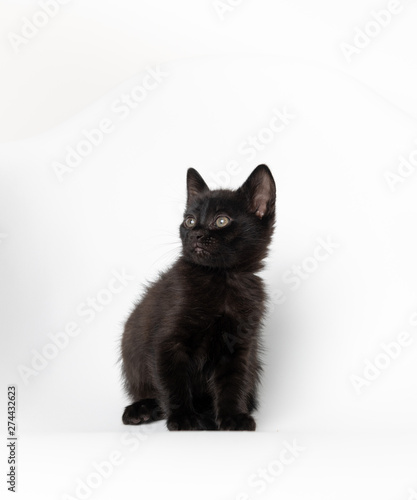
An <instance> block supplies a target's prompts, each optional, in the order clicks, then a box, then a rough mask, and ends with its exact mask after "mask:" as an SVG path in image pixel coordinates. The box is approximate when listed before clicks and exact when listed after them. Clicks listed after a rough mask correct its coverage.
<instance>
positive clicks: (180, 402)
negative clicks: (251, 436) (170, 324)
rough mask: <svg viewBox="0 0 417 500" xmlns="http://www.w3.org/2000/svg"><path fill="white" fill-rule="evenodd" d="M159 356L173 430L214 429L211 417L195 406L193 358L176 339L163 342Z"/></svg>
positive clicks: (166, 403)
mask: <svg viewBox="0 0 417 500" xmlns="http://www.w3.org/2000/svg"><path fill="white" fill-rule="evenodd" d="M160 352H161V355H160V359H159V370H158V371H159V377H160V380H161V382H162V385H163V388H164V393H165V398H164V400H165V401H164V406H165V408H164V409H165V412H166V414H167V415H168V418H167V427H168V429H169V430H170V431H184V430H210V429H213V427H212V426H211V424H210V422H209V421H208V419H207V418H204V416H202V415H198V414H197V413H196V411H195V409H194V405H193V397H192V385H191V373H190V371H191V364H192V359H191V357H190V356H189V355H188V354H187V352H186V350H185V348H184V347H183V346H182V345H181V344H180V343H176V344H175V345H174V346H173V345H172V343H170V345H165V346H162V348H161V349H160Z"/></svg>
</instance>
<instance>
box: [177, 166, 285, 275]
mask: <svg viewBox="0 0 417 500" xmlns="http://www.w3.org/2000/svg"><path fill="white" fill-rule="evenodd" d="M274 222H275V182H274V179H273V177H272V174H271V171H270V170H269V168H268V167H267V166H266V165H259V166H258V167H256V168H255V170H254V171H253V172H252V173H251V175H250V176H249V177H248V179H247V180H246V182H245V183H244V184H243V185H242V186H241V187H240V188H239V189H237V190H236V191H232V190H229V189H216V190H213V191H211V190H210V189H209V188H208V187H207V184H206V183H205V182H204V180H203V178H202V177H201V175H200V174H199V173H198V172H197V171H196V170H194V169H193V168H190V169H188V172H187V207H186V209H185V212H184V221H183V223H182V224H181V226H180V236H181V240H182V245H183V256H184V258H185V259H186V260H187V261H191V262H193V263H194V264H198V265H201V266H205V267H211V268H216V269H247V270H251V271H256V270H259V269H261V268H262V260H263V259H264V257H266V255H267V251H268V244H269V242H270V241H271V236H272V233H273V229H274Z"/></svg>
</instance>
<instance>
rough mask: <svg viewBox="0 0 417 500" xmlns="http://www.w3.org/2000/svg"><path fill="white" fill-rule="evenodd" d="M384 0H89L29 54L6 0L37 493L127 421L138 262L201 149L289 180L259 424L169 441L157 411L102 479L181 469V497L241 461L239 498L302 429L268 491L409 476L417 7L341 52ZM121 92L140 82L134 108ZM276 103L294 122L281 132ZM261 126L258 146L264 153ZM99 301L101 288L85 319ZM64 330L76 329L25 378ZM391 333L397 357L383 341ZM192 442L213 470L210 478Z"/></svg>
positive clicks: (229, 178)
mask: <svg viewBox="0 0 417 500" xmlns="http://www.w3.org/2000/svg"><path fill="white" fill-rule="evenodd" d="M386 5H388V2H386V3H383V2H382V3H376V2H367V1H366V2H364V1H361V2H359V1H350V2H338V3H337V6H336V4H335V2H330V1H325V0H322V1H318V2H315V3H314V5H312V4H311V3H310V2H307V1H304V0H303V1H300V2H297V3H294V2H292V3H291V2H285V1H284V2H280V3H279V4H277V2H272V1H267V0H265V1H263V2H259V3H255V2H253V1H249V0H248V1H245V2H241V4H240V5H238V6H236V8H234V9H233V10H232V11H230V13H228V14H227V15H225V19H224V20H223V21H222V20H221V19H220V18H219V17H218V16H217V14H216V12H215V9H214V7H213V4H212V3H211V2H191V1H190V0H189V1H185V0H181V1H179V2H175V5H174V4H173V3H169V2H158V3H155V2H150V1H149V2H142V3H141V5H140V6H139V5H138V4H137V3H136V2H131V1H128V0H124V1H121V2H117V6H116V2H114V1H107V2H101V3H99V2H98V1H94V0H90V1H89V2H77V1H75V0H74V1H73V2H70V3H68V5H65V6H62V9H61V10H60V12H59V14H57V16H56V17H54V18H53V19H51V20H50V21H49V23H48V25H47V26H46V27H45V28H43V29H41V30H39V33H38V34H37V35H36V36H35V37H34V38H33V39H31V40H29V41H28V43H27V44H26V45H25V46H22V48H21V50H20V51H19V52H18V53H16V52H15V51H14V50H13V48H12V46H11V44H10V43H9V40H8V36H9V33H10V32H11V31H13V32H18V31H19V30H20V29H21V26H22V17H25V16H26V17H28V16H29V17H30V18H31V16H32V15H34V14H35V13H36V12H37V11H38V10H39V6H38V5H37V3H36V2H29V1H25V2H23V1H22V2H1V4H0V7H1V9H2V11H3V14H4V15H2V16H0V18H1V21H0V32H1V33H2V36H3V42H4V43H3V44H2V46H1V47H0V58H1V60H2V62H3V67H4V72H3V73H2V78H1V81H0V113H1V116H2V125H1V128H0V140H1V141H3V142H2V143H1V144H0V168H1V173H2V182H1V184H0V213H1V214H2V215H1V219H0V275H1V288H0V294H1V296H0V297H1V303H2V304H4V305H5V307H3V308H2V314H1V332H2V337H1V339H2V348H1V350H0V356H1V358H0V361H1V364H2V367H3V368H2V370H3V372H2V373H4V387H6V385H7V384H17V386H18V402H19V406H18V423H19V432H20V434H21V436H22V439H21V442H20V443H19V470H20V475H19V478H20V479H19V487H20V493H19V495H20V496H21V497H22V498H34V495H35V494H36V495H38V496H39V498H48V497H47V495H48V494H51V495H52V496H51V498H52V497H54V498H60V495H62V494H64V493H71V491H72V490H71V488H72V487H73V482H74V478H76V477H77V474H78V475H80V474H81V475H82V474H84V473H87V472H88V471H89V468H90V467H91V463H92V461H93V460H95V457H97V459H98V460H99V459H101V457H102V458H103V459H104V458H105V457H106V454H108V453H110V451H111V450H112V449H113V448H112V446H113V444H112V443H113V442H115V443H116V444H117V440H118V439H120V436H121V435H122V433H123V432H126V430H127V429H126V427H123V426H122V425H121V422H120V418H121V413H122V409H123V406H124V405H125V404H126V402H127V401H126V399H125V397H124V395H123V393H122V391H121V384H120V379H119V367H118V366H117V358H118V346H119V339H120V335H121V332H122V326H123V322H124V320H125V319H126V317H127V315H128V313H129V311H130V309H131V307H132V305H133V303H134V301H135V300H136V299H137V298H138V297H139V295H140V292H141V290H142V287H143V285H144V284H145V283H146V280H149V279H153V278H154V277H155V276H156V275H157V272H158V271H159V270H161V269H163V268H165V267H166V266H167V265H169V263H170V262H172V261H173V260H174V259H175V255H176V254H177V252H178V250H179V238H178V235H177V233H178V225H179V223H180V221H181V217H182V210H183V204H184V201H185V172H186V168H187V167H189V166H193V167H195V168H197V169H198V170H199V172H200V173H201V174H202V175H203V177H204V178H205V179H206V180H207V182H208V183H209V185H210V186H212V187H214V186H215V185H221V186H223V187H238V186H239V185H240V184H241V183H242V182H243V181H244V180H245V179H246V178H247V176H248V175H249V173H250V172H251V171H252V169H253V168H254V167H255V166H256V165H257V164H259V163H266V164H268V165H269V166H270V168H271V169H272V171H273V173H274V176H275V179H276V183H277V189H278V198H277V207H278V221H277V228H276V235H275V239H274V243H273V245H272V248H271V254H270V258H269V259H268V267H267V270H266V271H265V272H264V274H263V275H264V278H265V281H266V283H267V284H268V287H269V290H270V294H271V298H272V302H271V307H270V311H269V314H268V318H267V321H266V326H265V331H264V343H265V346H266V348H267V349H266V356H265V365H266V366H265V375H264V381H263V386H262V392H261V407H260V410H259V412H258V414H257V415H256V418H257V422H258V429H259V431H260V432H259V433H256V434H255V435H250V436H247V435H246V434H244V435H241V434H237V435H235V436H228V435H224V434H223V433H219V434H218V435H216V436H215V437H213V435H212V434H210V436H202V435H198V436H197V435H195V434H194V433H192V434H191V435H190V436H183V435H180V436H175V437H174V436H172V437H171V435H169V434H168V433H167V432H166V431H165V430H164V426H163V424H158V425H157V426H155V429H156V431H155V433H153V434H152V440H151V438H149V441H147V443H146V447H147V450H148V452H149V454H150V461H147V460H146V458H145V456H144V455H142V454H138V455H136V454H132V456H131V458H129V459H127V460H126V465H123V467H121V468H120V471H119V470H118V471H117V473H116V472H115V474H114V475H113V476H112V477H111V479H109V481H108V482H106V483H105V486H103V487H102V488H100V491H97V492H95V493H94V495H95V496H96V497H97V498H101V497H103V498H114V497H115V495H116V493H115V492H116V490H117V491H123V489H124V488H126V491H132V488H133V482H136V481H138V483H141V484H142V485H143V486H142V488H143V491H144V492H145V493H146V495H148V496H149V495H153V494H152V488H161V490H160V492H159V495H158V494H156V495H155V496H154V497H155V498H156V497H158V498H159V497H160V496H161V495H162V494H164V495H168V492H169V489H168V488H169V486H168V485H169V484H175V481H176V480H177V479H178V487H179V484H180V478H181V484H184V481H185V484H186V486H185V488H188V489H187V490H186V493H184V495H182V496H181V497H182V498H184V497H185V498H194V497H195V496H196V495H197V493H196V491H198V496H200V497H202V498H205V496H204V495H206V496H207V498H209V496H210V495H211V496H210V498H213V497H214V498H223V497H220V496H219V494H217V493H215V491H214V488H215V487H217V486H215V485H216V484H217V483H218V481H217V479H216V477H218V478H222V479H223V480H224V478H225V477H229V476H228V475H230V480H228V481H227V483H228V484H229V488H228V489H227V490H226V489H225V490H222V491H224V498H229V497H230V498H235V496H236V495H237V494H238V493H239V492H240V491H241V490H242V488H243V491H244V490H245V484H246V483H245V481H246V479H245V478H246V477H247V475H250V473H251V471H253V470H255V471H256V467H258V464H263V463H265V461H266V462H268V460H270V459H271V460H272V458H273V456H274V450H278V449H280V448H279V445H280V443H282V442H283V441H284V440H285V439H287V440H290V439H293V438H294V439H298V438H299V439H300V442H301V437H303V438H304V439H305V441H306V442H310V441H311V446H308V450H309V451H306V453H305V455H303V457H302V458H301V459H300V462H296V463H294V468H291V471H290V469H288V473H287V470H286V471H285V473H284V474H283V475H282V477H280V478H279V480H277V481H276V483H274V485H272V486H271V488H270V489H268V491H266V492H265V493H264V494H263V495H264V497H265V498H275V497H276V494H279V493H282V498H285V499H287V498H288V499H292V498H322V499H326V498H329V499H330V498H334V497H338V498H340V497H341V498H344V496H343V495H345V497H346V498H359V499H362V498H363V499H365V498H373V497H375V498H399V499H402V498H404V499H405V498H408V496H410V494H409V492H408V488H413V487H414V488H415V489H417V483H416V480H417V478H416V475H415V465H416V453H417V452H416V451H415V450H416V446H415V444H416V443H415V433H416V424H415V422H416V421H417V419H416V417H417V403H416V389H417V364H416V362H415V359H416V349H417V339H416V334H417V331H416V329H417V325H416V321H415V319H416V316H415V315H416V313H417V292H416V285H415V284H416V281H417V264H416V259H415V255H416V250H417V248H416V247H417V239H416V236H415V227H416V223H415V221H416V215H417V204H416V196H415V192H416V183H417V172H416V171H415V169H414V168H412V167H411V168H410V167H408V168H409V171H408V172H405V171H404V170H403V177H402V178H401V179H402V181H401V182H400V183H398V184H395V186H394V187H393V188H392V189H391V188H390V186H389V184H388V182H387V178H386V175H387V172H391V173H396V174H397V175H398V168H399V163H400V157H405V158H407V159H410V160H409V161H411V162H414V163H415V164H416V165H417V143H416V142H415V141H416V139H417V124H416V116H417V101H416V97H415V88H416V85H417V73H416V72H415V51H416V49H415V47H416V41H417V40H416V36H417V35H416V32H415V20H416V15H417V7H416V5H415V3H413V2H402V3H401V5H402V6H403V9H400V10H401V12H399V13H398V15H397V14H396V15H393V16H392V20H391V22H390V23H389V24H388V25H387V26H386V27H385V28H384V29H382V30H381V33H380V34H379V35H378V36H377V37H375V38H374V39H372V40H371V41H370V43H369V45H367V46H366V47H364V48H363V49H361V51H360V53H359V54H356V55H354V56H353V57H352V61H351V62H350V63H349V62H348V61H347V60H346V58H345V57H344V56H343V52H342V50H341V47H340V45H341V44H342V43H352V41H353V38H354V35H355V33H356V27H358V28H359V29H364V27H365V26H366V25H367V24H368V23H369V22H371V21H372V20H373V14H372V12H373V11H378V12H379V11H380V10H381V9H385V8H386ZM150 68H151V69H150ZM149 75H151V76H149ZM152 75H153V76H152ZM155 75H156V76H155ZM138 86H139V87H140V88H139V87H138ZM144 89H145V90H144ZM146 89H147V90H146ZM132 92H133V94H132ZM135 92H136V94H135ZM126 95H127V96H129V97H130V98H132V96H133V97H134V95H136V96H141V97H144V98H143V100H142V101H141V102H140V103H139V104H138V105H137V106H135V107H134V109H131V110H130V111H126V109H127V108H122V107H121V99H123V98H124V96H126ZM123 110H125V111H123ZM278 112H281V115H282V113H284V114H286V115H287V116H289V118H287V119H284V122H282V121H281V123H283V124H284V127H282V129H280V131H279V132H276V131H274V130H273V129H272V131H271V128H270V123H271V119H272V118H273V117H274V116H275V115H276V114H277V113H278ZM278 114H279V113H278ZM103 120H104V122H103ZM98 126H101V128H102V129H105V130H106V131H107V132H106V133H103V140H102V141H99V142H100V143H99V144H98V145H97V146H94V147H92V148H91V153H90V154H88V155H86V157H85V158H84V159H83V160H82V161H80V162H79V164H78V165H77V166H76V167H75V168H74V169H73V171H71V172H69V173H66V174H64V175H63V176H62V182H60V180H59V178H58V176H57V175H56V171H55V170H54V165H56V163H55V162H61V163H62V162H64V161H65V157H66V154H67V152H68V147H71V148H76V147H77V146H80V141H84V140H85V132H83V131H85V130H87V131H91V130H92V129H93V128H97V127H98ZM268 128H269V129H270V130H269V131H268V130H266V129H268ZM250 136H255V137H257V138H258V141H261V142H262V141H264V142H265V144H261V146H260V147H259V149H260V150H259V151H256V154H255V153H254V154H251V153H249V152H248V149H247V147H248V141H249V137H250ZM266 143H267V144H266ZM84 147H86V146H85V145H84ZM261 148H262V149H261ZM414 157H415V158H416V159H414ZM405 174H407V175H405ZM397 179H398V177H397ZM323 240H328V241H330V242H333V243H332V245H333V247H334V248H333V250H328V251H326V249H325V248H326V246H324V247H323V243H322V241H323ZM318 246H321V247H322V249H321V250H317V247H318ZM323 248H324V250H323ZM320 259H321V260H320ZM294 265H296V266H298V265H304V267H305V268H307V269H308V270H309V271H307V273H306V274H305V275H304V276H305V278H303V279H299V280H297V279H296V278H294V275H293V274H290V273H292V271H291V269H293V267H292V266H294ZM118 273H119V274H120V273H121V274H123V273H125V274H126V275H127V276H128V278H127V279H126V280H125V282H124V284H123V281H122V282H120V280H118V281H117V279H116V281H115V276H117V275H118ZM285 276H286V278H284V277H285ZM129 277H130V278H131V279H130V278H129ZM283 296H284V297H285V300H284V301H281V300H280V298H282V297H283ZM89 297H90V298H96V299H97V298H98V300H103V301H106V302H107V303H106V304H105V305H104V306H103V308H102V310H100V311H95V312H94V314H93V312H92V311H93V310H92V309H91V306H88V305H87V300H89ZM65 329H66V330H67V332H70V333H71V331H75V332H78V335H76V336H73V337H69V336H68V334H65V335H58V334H59V332H63V331H64V330H65ZM71 329H72V330H71ZM403 332H406V334H405V335H404V334H403ZM51 335H52V336H54V337H55V338H56V339H57V338H58V337H59V338H60V339H61V347H60V348H59V349H58V350H56V352H55V353H54V352H52V356H53V359H51V360H49V361H46V362H45V363H44V366H43V368H42V369H39V370H38V371H39V373H38V375H36V376H30V377H29V378H26V379H25V378H24V377H22V375H21V373H22V366H25V367H31V363H33V357H34V355H35V354H34V351H35V352H42V350H43V349H45V346H47V345H48V344H50V343H51ZM399 339H401V340H402V341H403V343H404V347H402V348H401V351H399V349H398V347H397V348H394V351H395V352H396V353H398V355H396V354H395V356H396V357H395V359H391V358H387V355H386V354H384V352H385V351H384V347H383V345H385V346H386V345H387V344H389V343H392V342H393V341H395V342H397V343H398V342H399ZM385 349H386V347H385ZM394 351H392V352H394ZM367 360H369V361H370V362H372V363H374V362H375V361H376V362H377V363H384V362H386V363H387V364H388V366H387V368H386V369H382V370H380V372H381V373H380V374H379V373H377V372H375V371H374V372H373V373H371V372H369V373H368V375H369V377H368V378H369V380H366V383H367V386H364V387H363V388H361V390H360V391H359V392H360V393H358V391H356V390H355V387H354V385H353V384H352V376H361V377H364V369H365V367H366V366H368V361H367ZM378 360H379V361H378ZM19 367H20V368H19ZM38 368H39V365H38ZM371 378H373V380H370V379H371ZM25 382H27V383H25ZM5 398H6V394H5V390H4V391H2V392H1V398H0V401H1V402H2V403H1V404H2V406H3V408H5ZM2 418H5V414H3V413H2ZM277 430H279V432H278V434H277V433H276V431H277ZM262 431H264V432H265V434H264V433H263V432H262ZM266 432H271V434H268V433H266ZM80 433H82V434H80ZM96 433H100V434H96ZM281 440H282V441H281ZM229 441H230V442H229ZM42 443H43V444H42ZM83 443H84V444H83ZM98 443H101V444H98ZM266 443H271V444H270V446H271V448H270V449H269V448H268V446H269V444H268V445H267V444H266ZM116 444H115V445H114V446H116ZM83 446H85V447H86V448H85V449H84V448H83ZM235 447H236V450H237V451H236V452H235ZM274 447H275V448H274ZM310 449H311V450H312V452H311V455H309V453H310ZM174 450H175V453H178V455H174ZM201 450H207V455H204V457H206V458H203V454H202V451H201ZM232 450H233V451H232ZM244 450H247V454H246V455H245V453H244ZM268 450H269V451H268ZM341 450H347V451H346V455H340V453H341ZM83 451H85V453H86V454H85V455H84V454H83ZM362 451H363V453H362ZM228 453H230V454H231V455H230V456H229V455H228ZM235 453H236V454H235ZM87 456H88V459H87ZM341 456H343V457H346V458H343V459H342V458H340V459H338V457H341ZM157 457H159V459H158V458H157ZM161 457H162V458H161ZM248 457H249V458H248ZM255 457H257V458H255ZM271 457H272V458H271ZM365 457H368V458H369V460H366V459H365ZM37 458H38V460H37ZM198 459H201V461H202V462H203V463H204V461H208V462H210V464H211V463H212V462H213V463H214V462H216V463H218V464H219V465H218V466H217V465H216V466H214V465H210V466H209V472H210V473H206V472H204V468H201V471H200V469H198V468H197V467H198V463H199V460H198ZM226 459H227V460H226ZM158 460H161V462H158ZM257 460H258V461H257ZM182 461H183V462H184V465H185V466H186V467H185V469H180V465H181V464H182ZM226 463H227V468H226ZM61 464H62V468H61V469H60V471H61V472H60V474H59V475H58V476H56V477H53V474H52V473H51V477H50V478H49V479H50V481H51V482H50V483H49V486H47V487H44V485H45V481H44V480H43V479H41V478H43V477H44V476H43V474H44V473H45V471H49V470H56V468H59V467H61ZM158 464H160V465H158ZM222 464H223V465H222ZM245 464H247V467H246V465H245ZM131 466H132V467H131ZM187 466H188V468H189V469H190V470H191V471H192V472H190V474H191V475H190V477H191V476H192V477H191V479H189V480H188V481H189V482H188V483H187V480H186V479H185V476H184V474H187V472H184V470H188V469H187ZM181 470H182V471H183V472H180V471H181ZM133 471H134V472H133ZM138 471H144V474H143V476H141V477H139V476H138V474H139V472H138ZM152 471H153V472H152ZM413 471H414V472H413ZM316 472H317V474H316ZM177 473H178V476H177ZM219 474H220V476H219ZM165 477H167V480H166V482H165V480H164V478H165ZM174 478H177V479H174ZM306 478H309V479H308V480H307V479H306ZM326 478H327V479H328V480H329V482H327V479H326ZM349 478H351V479H352V480H351V481H349ZM235 479H236V481H235ZM200 481H201V485H200V486H198V485H199V484H200ZM216 481H217V482H216ZM49 487H50V489H47V488H49ZM193 487H195V488H199V490H195V489H193ZM112 488H114V489H112ZM164 488H166V489H164ZM274 488H276V490H274ZM280 488H282V490H280ZM301 488H304V489H301ZM29 491H31V495H32V496H27V495H29V493H27V492H29ZM247 493H248V494H249V497H250V498H252V497H254V498H256V497H257V494H256V492H254V491H250V490H249V491H248V492H247ZM42 495H45V496H42ZM54 495H55V496H54ZM106 495H107V496H106ZM112 495H113V496H112ZM187 495H188V496H187ZM384 495H385V496H384ZM407 495H408V496H407ZM259 497H260V498H261V497H262V496H261V495H259ZM178 498H180V495H179V491H178ZM241 500H242V499H241Z"/></svg>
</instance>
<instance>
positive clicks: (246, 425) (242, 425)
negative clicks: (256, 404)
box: [218, 413, 256, 431]
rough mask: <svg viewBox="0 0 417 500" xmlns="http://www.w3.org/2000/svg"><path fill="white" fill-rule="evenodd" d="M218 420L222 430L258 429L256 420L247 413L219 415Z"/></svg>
mask: <svg viewBox="0 0 417 500" xmlns="http://www.w3.org/2000/svg"><path fill="white" fill-rule="evenodd" d="M218 421H219V430H221V431H254V430H255V429H256V423H255V420H254V419H253V417H251V416H250V415H248V414H246V413H239V414H238V415H224V416H221V417H219V419H218Z"/></svg>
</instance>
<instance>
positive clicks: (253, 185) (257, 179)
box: [239, 165, 276, 219]
mask: <svg viewBox="0 0 417 500" xmlns="http://www.w3.org/2000/svg"><path fill="white" fill-rule="evenodd" d="M239 191H241V192H242V193H244V194H245V196H246V199H247V200H248V203H249V211H250V212H251V213H254V214H256V215H257V216H258V217H259V218H260V219H262V217H265V216H268V215H273V214H274V212H275V196H276V190H275V181H274V178H273V177H272V174H271V171H270V170H269V168H268V167H267V166H266V165H258V166H257V167H256V168H255V170H254V171H253V172H252V173H251V174H250V176H249V177H248V179H247V180H246V182H245V183H244V184H243V186H242V187H240V188H239Z"/></svg>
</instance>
